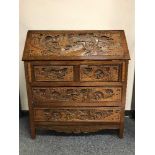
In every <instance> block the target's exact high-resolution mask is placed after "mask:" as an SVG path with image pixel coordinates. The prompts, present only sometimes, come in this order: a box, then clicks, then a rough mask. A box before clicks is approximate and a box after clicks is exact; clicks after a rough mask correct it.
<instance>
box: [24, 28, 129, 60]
mask: <svg viewBox="0 0 155 155" xmlns="http://www.w3.org/2000/svg"><path fill="white" fill-rule="evenodd" d="M111 59H130V56H129V51H128V47H127V43H126V38H125V34H124V31H123V30H76V31H59V30H56V31H48V30H30V31H28V33H27V38H26V43H25V48H24V53H23V60H111Z"/></svg>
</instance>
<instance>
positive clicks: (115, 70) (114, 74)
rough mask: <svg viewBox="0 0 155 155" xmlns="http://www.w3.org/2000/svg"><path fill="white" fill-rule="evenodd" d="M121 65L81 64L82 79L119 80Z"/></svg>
mask: <svg viewBox="0 0 155 155" xmlns="http://www.w3.org/2000/svg"><path fill="white" fill-rule="evenodd" d="M119 71H120V67H119V65H100V66H99V65H98V66H97V65H96V66H95V65H81V67H80V80H81V81H110V82H111V81H112V82H114V81H119V76H120V75H119Z"/></svg>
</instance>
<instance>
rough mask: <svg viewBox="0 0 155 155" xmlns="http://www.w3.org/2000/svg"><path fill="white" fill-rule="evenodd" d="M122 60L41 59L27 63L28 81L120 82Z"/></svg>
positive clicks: (122, 74) (121, 78) (122, 68)
mask: <svg viewBox="0 0 155 155" xmlns="http://www.w3.org/2000/svg"><path fill="white" fill-rule="evenodd" d="M124 69H125V66H124V62H123V61H114V62H113V61H42V62H37V61H35V62H31V63H29V65H28V71H29V72H28V73H29V82H40V83H41V82H44V83H47V82H54V83H60V82H67V83H68V84H71V83H72V82H81V83H84V82H113V83H114V82H121V81H123V79H124V71H123V70H124Z"/></svg>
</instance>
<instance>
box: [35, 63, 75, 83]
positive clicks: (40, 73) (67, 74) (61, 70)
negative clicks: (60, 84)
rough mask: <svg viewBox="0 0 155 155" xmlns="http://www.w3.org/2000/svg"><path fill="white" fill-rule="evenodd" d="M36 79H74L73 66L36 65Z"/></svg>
mask: <svg viewBox="0 0 155 155" xmlns="http://www.w3.org/2000/svg"><path fill="white" fill-rule="evenodd" d="M34 74H35V80H36V81H72V80H73V67H72V66H35V67H34Z"/></svg>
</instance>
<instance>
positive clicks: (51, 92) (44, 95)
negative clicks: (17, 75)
mask: <svg viewBox="0 0 155 155" xmlns="http://www.w3.org/2000/svg"><path fill="white" fill-rule="evenodd" d="M32 96H33V100H34V101H38V102H73V104H74V103H77V102H78V103H87V102H105V101H108V102H110V101H113V102H121V99H122V87H121V86H117V87H110V86H109V87H32Z"/></svg>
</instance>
